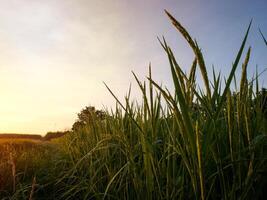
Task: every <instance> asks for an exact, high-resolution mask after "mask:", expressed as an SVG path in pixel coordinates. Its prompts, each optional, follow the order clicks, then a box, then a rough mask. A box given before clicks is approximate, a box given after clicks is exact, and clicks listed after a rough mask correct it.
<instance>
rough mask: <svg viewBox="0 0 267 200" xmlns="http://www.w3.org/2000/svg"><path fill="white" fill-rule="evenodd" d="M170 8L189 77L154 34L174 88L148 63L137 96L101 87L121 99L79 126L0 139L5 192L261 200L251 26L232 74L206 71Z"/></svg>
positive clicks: (262, 105)
mask: <svg viewBox="0 0 267 200" xmlns="http://www.w3.org/2000/svg"><path fill="white" fill-rule="evenodd" d="M167 15H168V16H169V18H170V20H171V22H172V23H173V25H174V27H175V28H176V29H177V30H178V31H179V32H180V33H181V34H182V36H183V37H184V38H185V39H186V41H187V42H188V44H189V46H190V47H191V48H192V51H193V52H194V54H195V59H194V60H193V61H192V67H191V70H190V73H189V74H185V73H184V72H183V70H182V68H181V67H180V66H179V65H178V62H177V60H176V58H175V56H174V54H173V52H172V50H171V48H170V47H169V46H168V44H167V42H166V41H165V39H164V38H163V39H161V40H160V43H161V45H162V47H163V50H164V52H165V53H166V56H167V57H168V60H169V64H170V68H171V72H172V79H173V84H174V87H175V91H169V90H168V89H167V88H164V87H162V86H161V85H159V84H157V83H156V82H155V81H154V80H153V77H152V72H151V68H150V67H149V74H148V79H147V82H145V83H142V82H141V81H139V79H138V77H137V75H135V74H133V75H134V77H135V79H136V82H137V83H138V86H139V88H140V93H141V95H142V97H143V98H142V102H135V101H134V100H131V98H130V92H129V94H128V95H126V96H125V100H124V102H121V101H120V100H119V99H117V97H116V95H115V94H114V93H113V92H112V90H111V89H110V88H109V87H108V86H107V89H108V90H109V91H110V93H111V95H112V96H113V97H114V98H115V99H116V101H117V106H116V109H115V110H111V111H106V112H105V117H104V118H99V117H98V116H97V114H96V113H91V115H90V118H89V119H88V121H87V122H86V123H85V124H83V126H80V127H79V128H77V129H75V131H72V132H69V133H68V134H66V135H64V136H62V137H61V138H57V139H55V140H52V141H51V142H32V141H30V142H28V141H18V143H20V144H17V143H13V144H9V145H2V144H0V147H1V149H2V150H1V160H0V162H1V164H0V170H1V180H0V184H1V185H0V188H1V195H0V197H1V198H6V199H33V198H35V199H264V196H265V195H266V191H265V190H266V186H267V160H266V159H267V117H266V95H264V94H265V93H264V91H261V90H260V87H259V83H258V77H257V74H256V76H255V77H251V78H249V77H248V76H247V68H248V67H249V59H250V52H251V48H250V47H249V48H247V47H246V40H247V36H248V34H249V30H250V25H249V27H248V29H247V32H246V33H245V36H244V39H243V41H242V43H241V47H240V49H239V51H238V53H237V55H236V59H235V60H234V62H233V65H232V67H231V71H230V73H229V76H228V77H226V78H225V79H223V77H221V75H220V74H218V73H217V72H215V71H214V73H213V76H212V78H211V77H209V76H208V74H207V68H206V66H205V61H204V58H203V55H202V53H201V50H200V48H199V47H198V45H197V42H196V41H194V40H192V38H191V36H190V35H189V34H188V32H187V31H186V29H184V27H183V26H182V25H181V24H180V23H179V22H177V21H176V20H175V19H174V18H173V17H172V16H171V15H170V14H169V13H167ZM266 45H267V44H266ZM244 51H245V52H244ZM266 51H267V48H266ZM243 53H245V55H246V57H245V60H244V61H243V63H241V62H242V61H241V60H240V58H241V55H242V54H243ZM241 65H242V75H241V79H240V80H239V81H238V80H236V78H235V73H236V69H237V68H238V67H240V66H241ZM197 69H199V70H200V72H201V73H200V75H201V77H202V80H203V82H204V88H202V89H201V90H200V89H198V84H197V82H196V77H195V76H196V70H197ZM230 86H231V87H230ZM232 88H234V89H232Z"/></svg>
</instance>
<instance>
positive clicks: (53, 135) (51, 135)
mask: <svg viewBox="0 0 267 200" xmlns="http://www.w3.org/2000/svg"><path fill="white" fill-rule="evenodd" d="M68 133H70V131H56V132H47V134H46V135H45V136H44V137H43V140H45V141H50V140H52V139H55V138H59V137H62V136H64V135H66V134H68Z"/></svg>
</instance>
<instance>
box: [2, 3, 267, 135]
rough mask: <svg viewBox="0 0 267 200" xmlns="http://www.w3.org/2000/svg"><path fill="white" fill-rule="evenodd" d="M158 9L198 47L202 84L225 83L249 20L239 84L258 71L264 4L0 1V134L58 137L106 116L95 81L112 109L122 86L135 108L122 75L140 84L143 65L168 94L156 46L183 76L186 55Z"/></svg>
mask: <svg viewBox="0 0 267 200" xmlns="http://www.w3.org/2000/svg"><path fill="white" fill-rule="evenodd" d="M164 9H167V10H168V11H169V12H170V13H171V14H172V15H173V16H174V17H175V18H176V19H177V20H178V21H179V22H181V24H183V25H184V27H186V28H187V30H188V31H189V33H190V34H191V35H192V37H193V38H195V39H196V40H197V41H198V44H199V46H200V47H201V49H202V52H203V54H204V57H205V61H206V65H207V68H208V73H209V75H211V72H212V66H213V65H214V68H215V71H216V72H221V73H222V74H223V75H225V76H227V74H228V73H229V71H230V69H231V65H232V63H233V61H234V58H235V56H236V54H237V51H238V49H239V47H240V45H241V42H242V39H243V37H244V34H245V31H246V29H247V26H248V24H249V21H250V20H251V19H253V24H252V29H251V32H250V35H249V38H248V43H247V44H248V45H247V46H246V49H245V50H247V49H248V46H249V45H250V46H251V47H252V53H251V61H250V63H249V64H250V65H249V69H248V72H249V76H250V77H252V76H253V74H254V73H255V71H256V66H257V67H258V71H259V72H260V71H262V70H264V69H265V68H266V67H267V59H266V56H267V48H266V46H264V43H263V41H262V38H261V37H260V34H259V32H258V28H261V30H262V32H263V33H265V35H266V36H267V12H266V10H267V1H266V0H255V1H251V0H235V1H232V0H224V1H220V0H190V1H189V0H135V1H132V0H102V1H95V0H9V1H6V0H0V133H32V134H43V135H44V134H45V133H46V132H47V131H58V130H59V131H60V130H67V129H69V128H71V126H72V124H73V123H74V121H75V119H76V118H77V113H78V112H79V111H80V110H81V109H82V108H84V107H85V106H88V105H90V106H95V107H96V108H97V109H102V108H103V107H107V108H110V107H113V106H114V105H115V100H114V98H113V97H112V96H111V95H110V93H109V92H108V90H107V89H106V88H105V86H104V84H103V81H104V82H105V83H106V84H107V85H108V86H109V87H110V88H111V89H112V91H113V92H114V93H115V94H116V95H117V96H118V98H119V99H121V100H123V97H124V95H125V94H126V93H127V91H128V88H129V85H130V84H131V83H132V88H133V91H132V97H133V98H137V99H138V98H139V97H140V95H141V94H140V92H139V91H138V90H137V89H136V88H137V86H136V84H134V79H133V76H132V71H134V72H135V73H136V74H137V75H138V76H139V77H140V79H141V80H145V78H146V74H147V72H148V65H149V63H150V62H151V64H152V72H153V77H154V79H155V80H156V81H157V82H159V83H162V84H163V85H166V86H167V87H170V88H172V87H173V86H172V82H171V76H170V69H169V66H168V62H167V58H166V55H165V53H164V51H163V49H162V47H161V46H160V44H159V42H158V40H157V37H158V36H159V37H162V36H164V37H165V38H166V40H167V42H168V43H169V45H170V46H171V47H172V48H173V49H174V52H175V55H176V57H177V60H178V62H179V64H180V65H181V67H182V68H183V69H184V70H185V71H187V72H188V71H189V69H190V65H191V63H192V60H193V58H194V56H193V52H192V50H191V49H190V48H189V47H188V45H187V43H186V42H185V41H184V39H183V38H182V37H181V35H180V34H179V33H178V32H177V31H176V30H175V28H174V27H173V26H172V24H171V23H170V21H169V19H168V18H167V16H166V14H165V13H164ZM242 58H243V57H242ZM240 68H241V67H240V66H239V71H240ZM239 71H238V72H239ZM237 74H238V73H237ZM264 76H265V77H266V73H265V74H263V75H262V76H261V79H260V84H261V85H262V86H266V78H264ZM264 79H265V80H264ZM199 83H200V85H201V81H199Z"/></svg>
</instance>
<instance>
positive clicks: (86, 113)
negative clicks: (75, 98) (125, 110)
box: [72, 106, 106, 131]
mask: <svg viewBox="0 0 267 200" xmlns="http://www.w3.org/2000/svg"><path fill="white" fill-rule="evenodd" d="M105 118H106V114H105V112H104V111H102V110H96V109H95V107H94V106H86V107H85V108H84V109H82V110H81V112H80V113H78V119H77V120H76V122H75V123H74V124H73V125H72V130H73V131H76V130H78V129H80V128H82V127H84V126H85V125H88V124H90V123H92V122H93V121H94V120H104V119H105Z"/></svg>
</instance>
